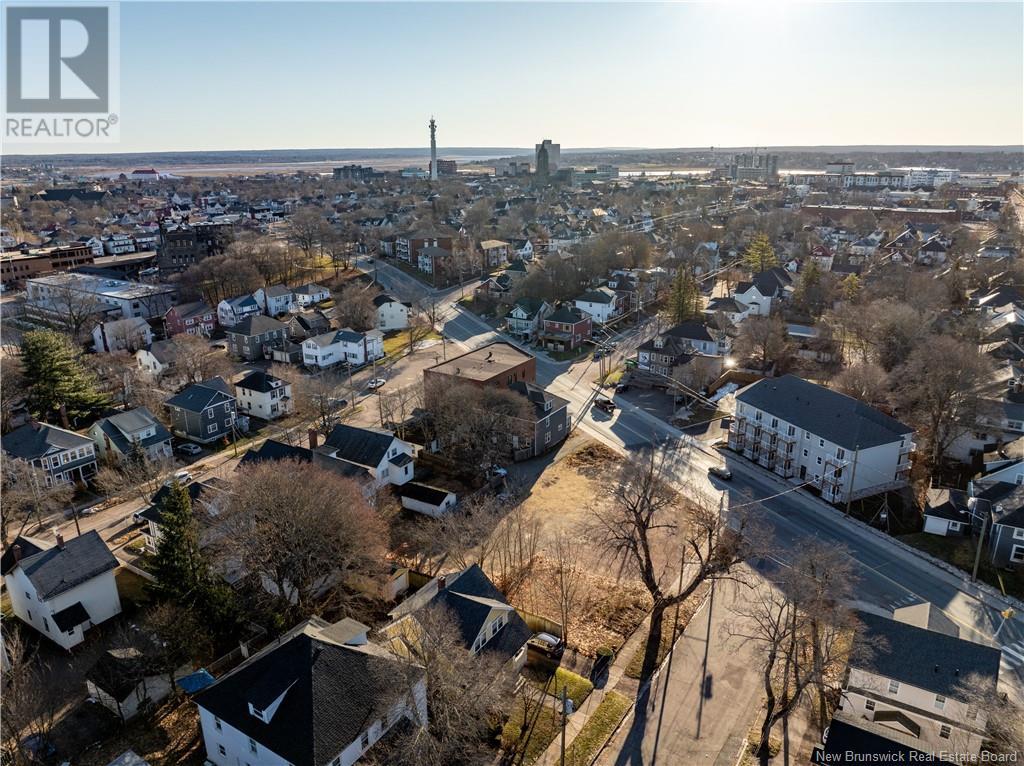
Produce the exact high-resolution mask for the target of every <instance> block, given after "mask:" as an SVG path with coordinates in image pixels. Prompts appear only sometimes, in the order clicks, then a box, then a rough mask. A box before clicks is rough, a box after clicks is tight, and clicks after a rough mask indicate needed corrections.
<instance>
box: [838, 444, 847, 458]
mask: <svg viewBox="0 0 1024 766" xmlns="http://www.w3.org/2000/svg"><path fill="white" fill-rule="evenodd" d="M845 458H846V450H844V449H843V448H842V447H836V460H843V459H845Z"/></svg>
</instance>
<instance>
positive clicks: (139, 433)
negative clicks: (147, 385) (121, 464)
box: [89, 407, 174, 461]
mask: <svg viewBox="0 0 1024 766" xmlns="http://www.w3.org/2000/svg"><path fill="white" fill-rule="evenodd" d="M89 438H90V439H92V441H93V443H94V444H95V445H96V451H97V452H98V453H99V454H100V456H101V457H104V458H106V457H108V456H109V457H112V458H114V459H115V460H118V461H121V460H124V459H125V457H127V456H128V455H130V454H131V452H132V450H133V449H134V447H135V445H136V444H137V445H139V447H140V448H141V449H142V450H143V451H144V453H145V455H146V457H147V458H148V459H150V460H160V459H162V458H169V457H171V456H172V455H173V454H174V453H173V452H172V451H171V432H170V431H168V430H167V428H166V426H164V424H163V423H161V422H160V421H159V420H157V419H156V418H155V417H153V413H152V412H150V411H149V410H148V409H146V408H145V407H136V408H135V409H134V410H128V411H127V412H119V413H117V414H116V415H111V416H109V417H106V418H103V419H102V420H97V421H96V422H95V423H93V424H92V428H90V429H89Z"/></svg>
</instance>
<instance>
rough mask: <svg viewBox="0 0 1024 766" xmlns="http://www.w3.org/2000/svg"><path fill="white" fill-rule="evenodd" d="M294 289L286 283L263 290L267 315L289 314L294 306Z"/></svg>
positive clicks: (264, 307)
mask: <svg viewBox="0 0 1024 766" xmlns="http://www.w3.org/2000/svg"><path fill="white" fill-rule="evenodd" d="M292 302H293V298H292V291H291V290H290V289H288V288H287V287H285V286H284V285H271V286H270V287H268V288H266V289H265V290H263V309H264V311H266V312H267V316H272V317H276V316H280V315H281V314H287V313H288V312H289V311H291V308H292Z"/></svg>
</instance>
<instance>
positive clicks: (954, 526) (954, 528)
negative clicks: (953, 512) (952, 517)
mask: <svg viewBox="0 0 1024 766" xmlns="http://www.w3.org/2000/svg"><path fill="white" fill-rule="evenodd" d="M949 531H950V532H959V531H960V522H959V521H951V522H949Z"/></svg>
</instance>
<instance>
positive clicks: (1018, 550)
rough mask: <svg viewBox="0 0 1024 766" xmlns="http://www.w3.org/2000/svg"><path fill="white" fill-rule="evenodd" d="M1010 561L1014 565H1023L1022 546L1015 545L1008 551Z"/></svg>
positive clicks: (1023, 549)
mask: <svg viewBox="0 0 1024 766" xmlns="http://www.w3.org/2000/svg"><path fill="white" fill-rule="evenodd" d="M1010 561H1012V562H1013V563H1014V564H1021V563H1024V545H1015V546H1013V550H1012V551H1010Z"/></svg>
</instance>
